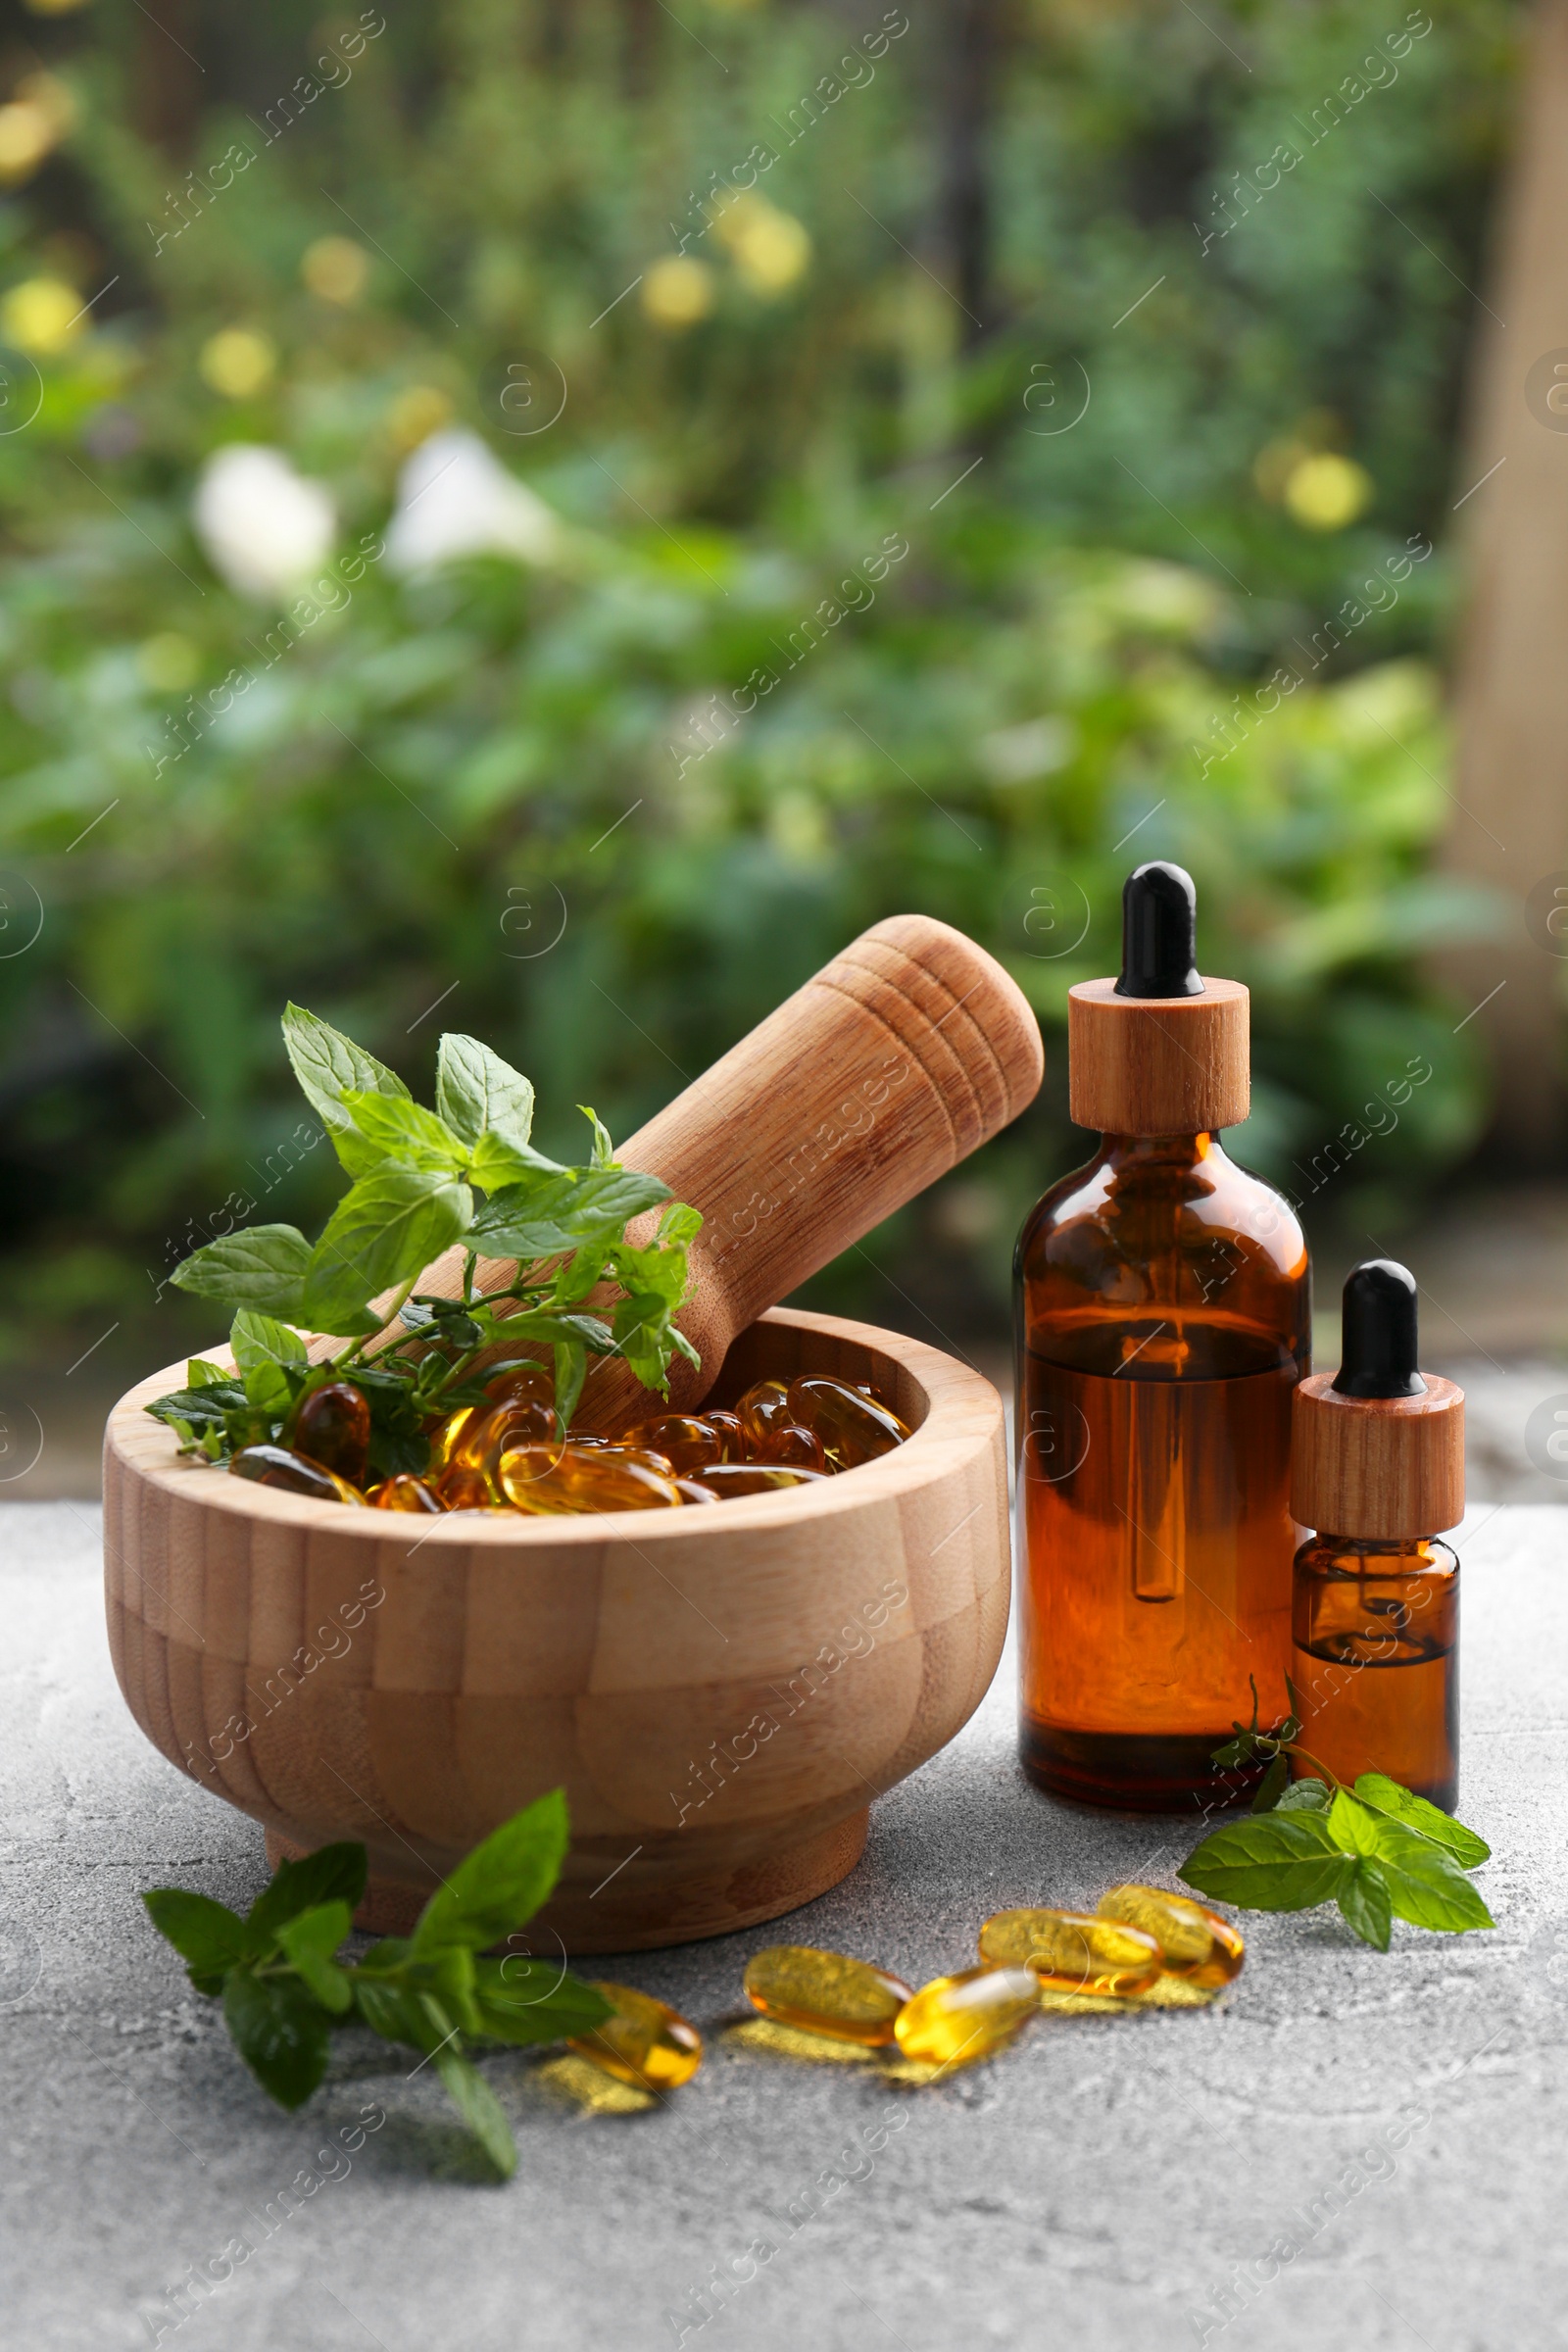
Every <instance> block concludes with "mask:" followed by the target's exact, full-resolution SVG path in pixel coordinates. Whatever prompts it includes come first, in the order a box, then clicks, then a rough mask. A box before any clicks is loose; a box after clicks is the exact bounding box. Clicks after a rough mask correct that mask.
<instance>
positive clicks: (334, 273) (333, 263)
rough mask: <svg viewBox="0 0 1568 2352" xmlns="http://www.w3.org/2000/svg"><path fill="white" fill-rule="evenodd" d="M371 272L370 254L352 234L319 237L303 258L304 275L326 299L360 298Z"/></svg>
mask: <svg viewBox="0 0 1568 2352" xmlns="http://www.w3.org/2000/svg"><path fill="white" fill-rule="evenodd" d="M369 275H370V257H369V255H368V253H367V252H366V250H365V247H364V246H363V245H356V244H355V242H354V239H353V238H352V237H318V238H317V240H316V242H315V244H314V245H307V246H306V248H305V251H304V254H303V255H302V256H301V259H300V276H301V277H302V278H303V279H304V281H305V284H306V285H307V287H308V288H309V289H310V291H311V292H312V293H313V294H317V295H319V297H320V299H321V300H322V302H341V303H351V302H358V301H359V299H360V296H361V295H362V294H363V293H364V292H365V289H366V286H367V284H368V281H369Z"/></svg>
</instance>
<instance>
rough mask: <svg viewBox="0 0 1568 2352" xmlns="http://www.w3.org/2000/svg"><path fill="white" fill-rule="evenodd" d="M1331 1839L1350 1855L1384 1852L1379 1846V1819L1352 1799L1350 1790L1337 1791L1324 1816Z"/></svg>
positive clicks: (1357, 1798)
mask: <svg viewBox="0 0 1568 2352" xmlns="http://www.w3.org/2000/svg"><path fill="white" fill-rule="evenodd" d="M1323 1818H1324V1820H1325V1821H1326V1822H1327V1824H1328V1832H1329V1836H1330V1837H1331V1838H1333V1839H1334V1842H1335V1844H1336V1845H1338V1847H1339V1848H1340V1851H1341V1852H1342V1853H1346V1854H1376V1853H1381V1852H1382V1850H1383V1849H1382V1847H1381V1846H1380V1845H1379V1843H1378V1826H1379V1825H1378V1817H1377V1815H1376V1814H1375V1813H1373V1812H1371V1811H1369V1810H1368V1808H1367V1807H1366V1806H1365V1805H1363V1804H1362V1802H1361V1800H1360V1798H1359V1797H1356V1796H1352V1795H1351V1794H1350V1791H1349V1789H1335V1791H1334V1794H1333V1796H1332V1797H1331V1798H1330V1800H1329V1806H1328V1810H1327V1812H1326V1813H1325V1814H1324V1816H1323Z"/></svg>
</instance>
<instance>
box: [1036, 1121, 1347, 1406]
mask: <svg viewBox="0 0 1568 2352" xmlns="http://www.w3.org/2000/svg"><path fill="white" fill-rule="evenodd" d="M1015 1271H1016V1276H1017V1291H1018V1301H1019V1312H1020V1322H1021V1329H1022V1334H1023V1337H1024V1342H1025V1345H1026V1346H1035V1347H1038V1348H1041V1349H1042V1350H1043V1351H1044V1352H1046V1353H1048V1354H1051V1355H1054V1356H1057V1357H1064V1354H1065V1356H1071V1357H1073V1358H1076V1357H1077V1356H1078V1355H1079V1354H1080V1353H1082V1352H1083V1348H1084V1346H1086V1345H1087V1346H1088V1348H1089V1354H1088V1356H1086V1358H1085V1360H1086V1363H1087V1362H1088V1361H1089V1360H1090V1358H1091V1357H1092V1359H1093V1361H1094V1363H1095V1364H1096V1365H1097V1366H1098V1363H1099V1358H1100V1355H1101V1353H1102V1352H1103V1340H1104V1335H1105V1332H1106V1330H1107V1328H1108V1327H1109V1326H1111V1325H1114V1326H1115V1327H1116V1328H1117V1329H1118V1330H1119V1331H1121V1332H1123V1333H1124V1334H1125V1336H1126V1338H1127V1342H1128V1347H1127V1349H1126V1350H1124V1351H1123V1352H1125V1353H1126V1355H1127V1360H1128V1362H1129V1365H1130V1364H1131V1361H1132V1351H1133V1350H1134V1349H1136V1350H1137V1360H1138V1363H1139V1365H1140V1366H1141V1367H1144V1368H1145V1376H1146V1377H1151V1378H1158V1377H1162V1376H1164V1377H1171V1376H1174V1377H1182V1376H1183V1375H1182V1373H1180V1372H1175V1373H1163V1374H1162V1372H1161V1370H1160V1365H1161V1361H1162V1358H1163V1356H1164V1355H1165V1353H1166V1349H1167V1346H1170V1347H1174V1348H1175V1356H1176V1360H1177V1361H1178V1362H1179V1363H1181V1364H1183V1365H1186V1366H1187V1367H1188V1369H1187V1371H1186V1374H1185V1376H1186V1377H1189V1378H1191V1377H1197V1376H1199V1375H1198V1370H1197V1367H1198V1364H1199V1362H1200V1361H1202V1362H1204V1363H1205V1364H1209V1365H1221V1364H1222V1366H1223V1368H1225V1369H1230V1368H1233V1367H1234V1368H1235V1369H1238V1370H1240V1369H1262V1368H1265V1367H1266V1365H1268V1364H1270V1363H1274V1362H1279V1363H1284V1362H1287V1361H1289V1362H1292V1363H1294V1365H1295V1366H1296V1368H1297V1370H1298V1371H1304V1370H1305V1369H1306V1368H1307V1366H1308V1363H1309V1360H1310V1359H1309V1350H1310V1345H1311V1277H1310V1271H1309V1266H1308V1259H1307V1251H1306V1243H1305V1239H1304V1237H1303V1235H1302V1232H1301V1228H1300V1225H1299V1221H1298V1219H1297V1217H1296V1213H1295V1211H1294V1210H1293V1209H1292V1207H1291V1205H1290V1203H1289V1202H1288V1201H1285V1200H1284V1199H1283V1198H1282V1197H1281V1196H1280V1195H1279V1194H1278V1193H1276V1192H1275V1191H1274V1189H1273V1187H1272V1186H1271V1185H1268V1184H1266V1183H1265V1182H1264V1181H1263V1180H1262V1178H1261V1177H1257V1176H1253V1175H1252V1174H1250V1172H1249V1171H1248V1170H1247V1169H1245V1168H1242V1167H1239V1166H1238V1165H1237V1163H1236V1162H1235V1161H1234V1160H1232V1159H1231V1158H1230V1157H1229V1156H1228V1155H1227V1154H1226V1153H1225V1152H1224V1151H1223V1150H1222V1149H1221V1148H1220V1146H1219V1145H1218V1144H1216V1143H1213V1142H1212V1141H1206V1140H1205V1141H1204V1142H1203V1143H1202V1144H1201V1146H1200V1147H1198V1148H1196V1149H1195V1150H1194V1151H1193V1152H1191V1154H1189V1155H1183V1154H1182V1153H1181V1152H1175V1151H1171V1150H1168V1149H1166V1148H1164V1147H1157V1146H1156V1147H1149V1148H1140V1147H1137V1146H1132V1147H1126V1146H1124V1145H1122V1144H1121V1143H1120V1142H1119V1141H1118V1140H1115V1139H1107V1141H1106V1142H1105V1143H1103V1145H1102V1148H1101V1150H1100V1152H1098V1153H1097V1154H1096V1156H1095V1157H1094V1158H1093V1159H1091V1160H1090V1161H1088V1162H1087V1163H1086V1164H1085V1165H1084V1166H1083V1167H1081V1168H1077V1169H1074V1170H1073V1171H1072V1173H1071V1174H1070V1175H1067V1176H1064V1177H1062V1178H1061V1180H1060V1181H1059V1182H1058V1183H1056V1184H1054V1185H1053V1186H1052V1187H1051V1189H1050V1191H1049V1192H1047V1193H1046V1194H1045V1195H1044V1196H1043V1197H1042V1199H1041V1200H1040V1201H1038V1202H1037V1203H1036V1204H1035V1207H1034V1208H1033V1210H1032V1211H1031V1212H1030V1214H1029V1216H1028V1217H1027V1218H1026V1219H1025V1221H1024V1226H1023V1230H1022V1232H1021V1233H1020V1235H1019V1239H1018V1250H1017V1256H1016V1261H1015ZM1178 1325H1179V1326H1180V1327H1181V1330H1182V1332H1183V1334H1185V1335H1187V1336H1186V1337H1184V1338H1182V1339H1179V1340H1178V1339H1175V1338H1174V1337H1173V1335H1174V1334H1175V1332H1176V1327H1177V1326H1178ZM1155 1326H1161V1327H1162V1329H1161V1332H1160V1336H1159V1337H1158V1338H1157V1339H1153V1340H1151V1341H1150V1342H1149V1343H1148V1347H1149V1348H1152V1352H1150V1351H1148V1350H1147V1348H1146V1344H1145V1335H1146V1334H1147V1333H1150V1332H1152V1329H1153V1327H1155ZM1200 1326H1204V1327H1207V1332H1208V1335H1209V1336H1208V1340H1207V1341H1206V1342H1205V1344H1203V1345H1202V1346H1201V1347H1200V1348H1198V1349H1197V1351H1196V1352H1195V1351H1194V1349H1193V1347H1192V1346H1191V1345H1190V1342H1191V1340H1192V1339H1194V1338H1196V1336H1197V1333H1198V1329H1199V1327H1200ZM1090 1327H1095V1332H1096V1336H1095V1338H1094V1340H1093V1342H1092V1343H1090V1340H1089V1332H1090ZM1227 1335H1229V1336H1227ZM1216 1348H1217V1349H1218V1351H1219V1352H1218V1356H1217V1357H1216V1353H1215V1350H1216ZM1118 1360H1119V1358H1118Z"/></svg>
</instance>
